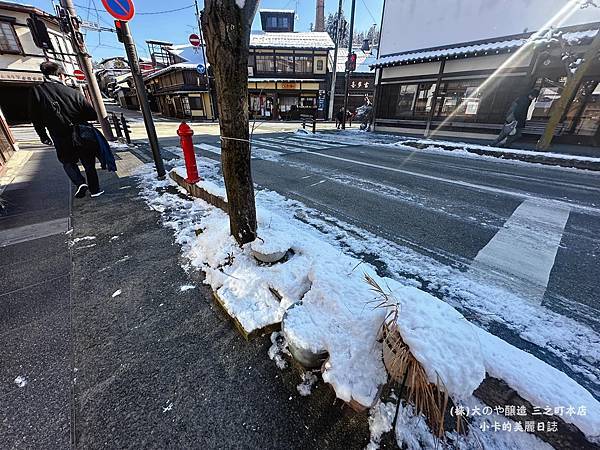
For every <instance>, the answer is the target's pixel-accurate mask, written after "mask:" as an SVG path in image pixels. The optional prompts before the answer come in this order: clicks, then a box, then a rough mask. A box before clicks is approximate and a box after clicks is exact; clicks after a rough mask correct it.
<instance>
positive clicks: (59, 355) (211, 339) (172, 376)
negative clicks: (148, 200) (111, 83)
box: [0, 142, 369, 449]
mask: <svg viewBox="0 0 600 450" xmlns="http://www.w3.org/2000/svg"><path fill="white" fill-rule="evenodd" d="M21 149H22V150H21V152H23V153H22V155H27V156H28V158H23V157H22V156H20V155H19V157H18V158H17V157H16V158H15V159H13V160H11V174H12V175H11V177H12V178H11V180H9V183H8V185H7V187H6V189H5V191H4V194H3V196H4V198H5V200H6V202H7V207H6V210H5V211H4V213H3V214H2V215H1V216H0V264H1V267H2V277H0V324H2V326H1V328H0V362H1V364H0V448H69V447H81V448H117V447H151V448H344V449H352V448H357V449H358V448H364V447H365V446H366V444H367V443H368V441H369V432H368V422H367V418H366V416H365V415H364V414H363V415H356V414H347V413H346V411H345V410H343V409H342V408H341V407H340V403H339V402H335V401H334V397H335V396H334V395H333V394H332V392H331V391H330V390H329V388H328V387H326V386H324V385H319V386H317V387H316V388H315V392H314V393H313V395H311V396H309V397H301V396H300V395H299V394H298V391H297V389H296V386H297V384H299V382H300V377H299V374H298V373H297V372H296V371H295V370H290V369H288V370H285V371H283V372H282V371H280V370H279V369H277V368H276V366H275V364H274V363H273V362H272V361H270V360H269V359H268V357H267V350H268V348H269V346H270V340H269V337H268V336H265V337H262V338H259V339H256V340H254V341H251V342H246V341H244V340H243V339H242V338H241V337H240V336H239V335H238V334H237V332H236V331H235V329H234V328H233V326H232V325H231V324H230V323H229V322H228V321H227V320H226V318H225V317H224V316H223V314H222V313H221V312H220V311H219V310H218V309H217V308H216V307H215V306H214V303H213V301H212V298H211V292H210V291H209V290H208V288H207V287H205V286H204V285H202V284H201V282H200V280H201V277H202V275H201V274H199V273H195V272H190V273H187V272H186V271H184V270H183V269H182V268H181V265H180V264H181V262H182V261H180V248H179V246H178V245H177V244H175V243H174V242H173V235H172V233H171V232H169V231H168V230H166V229H163V228H162V226H161V224H160V214H159V213H158V212H156V211H153V210H151V209H149V208H148V207H147V205H146V204H145V202H144V201H143V200H142V199H141V198H140V197H139V189H138V186H137V180H136V178H135V177H134V176H133V175H132V174H133V172H134V171H135V170H136V169H137V168H138V167H139V166H140V165H141V164H143V163H146V162H150V161H151V158H150V152H149V150H148V149H146V148H138V149H137V150H134V151H129V150H123V151H118V152H116V157H117V164H118V167H119V169H120V170H119V172H118V173H117V174H112V173H104V172H101V174H100V175H101V183H102V187H103V188H104V189H105V190H106V194H105V195H104V196H102V197H99V198H97V199H91V198H89V197H87V198H85V199H72V192H71V191H72V189H71V187H70V185H69V183H68V182H67V178H66V176H65V175H64V174H63V173H62V168H61V167H60V165H59V163H58V162H57V161H56V159H55V155H54V150H53V149H51V148H48V147H43V146H39V145H32V144H31V143H27V142H21ZM21 152H18V154H20V153H21ZM23 160H26V161H25V162H24V163H23ZM12 161H14V163H12ZM17 163H19V164H17ZM167 165H168V163H167ZM15 174H16V176H15ZM6 181H7V177H4V178H3V179H2V182H6ZM71 228H72V231H70V230H71ZM190 285H193V286H194V288H193V289H189V290H182V286H190Z"/></svg>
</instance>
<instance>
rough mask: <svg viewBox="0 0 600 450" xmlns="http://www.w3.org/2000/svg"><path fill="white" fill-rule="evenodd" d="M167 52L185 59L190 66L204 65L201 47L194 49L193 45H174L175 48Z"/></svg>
mask: <svg viewBox="0 0 600 450" xmlns="http://www.w3.org/2000/svg"><path fill="white" fill-rule="evenodd" d="M167 51H168V52H169V53H171V54H173V55H176V56H178V57H180V58H182V59H184V60H185V61H187V62H188V63H190V64H191V63H194V64H196V65H198V64H204V58H203V57H202V49H201V48H200V47H194V46H193V45H192V44H183V45H174V46H173V47H171V48H168V49H167Z"/></svg>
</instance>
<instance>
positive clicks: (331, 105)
mask: <svg viewBox="0 0 600 450" xmlns="http://www.w3.org/2000/svg"><path fill="white" fill-rule="evenodd" d="M343 3H344V0H340V4H339V6H338V14H337V29H336V30H335V50H334V51H333V76H332V78H331V92H330V94H329V120H333V114H334V104H335V84H336V83H337V57H338V49H339V47H340V34H341V25H342V4H343Z"/></svg>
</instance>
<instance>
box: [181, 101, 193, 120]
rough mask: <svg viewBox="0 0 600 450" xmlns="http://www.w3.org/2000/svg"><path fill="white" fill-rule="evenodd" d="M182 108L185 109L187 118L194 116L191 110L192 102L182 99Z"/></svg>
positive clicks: (184, 112)
mask: <svg viewBox="0 0 600 450" xmlns="http://www.w3.org/2000/svg"><path fill="white" fill-rule="evenodd" d="M181 107H182V108H183V114H185V115H186V116H191V115H192V110H191V108H190V101H189V99H188V98H187V97H181Z"/></svg>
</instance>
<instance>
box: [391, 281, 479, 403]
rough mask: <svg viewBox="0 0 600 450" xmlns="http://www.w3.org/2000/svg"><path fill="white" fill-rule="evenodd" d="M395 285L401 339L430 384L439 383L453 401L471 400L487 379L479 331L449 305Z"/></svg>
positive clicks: (408, 287)
mask: <svg viewBox="0 0 600 450" xmlns="http://www.w3.org/2000/svg"><path fill="white" fill-rule="evenodd" d="M388 283H390V281H388ZM394 284H395V285H396V286H397V287H395V288H392V294H393V295H394V298H395V299H397V300H398V302H399V306H400V311H399V314H398V318H397V322H398V325H399V327H398V328H399V331H400V335H401V336H402V340H403V341H404V343H405V344H406V345H408V347H409V348H410V352H411V353H412V355H413V356H414V357H415V359H416V360H417V361H419V362H420V363H421V365H422V366H423V367H424V368H425V371H426V374H427V377H428V379H429V381H430V382H431V383H433V384H437V383H438V379H439V380H440V381H441V386H440V388H441V389H443V390H445V391H447V392H448V394H450V395H451V396H452V397H453V398H454V399H457V398H466V397H468V396H470V395H471V394H472V393H473V391H475V389H477V388H478V387H479V385H480V384H481V382H482V381H483V379H484V378H485V367H484V357H483V355H482V351H481V347H480V346H479V342H478V339H477V329H478V328H477V327H476V326H474V325H472V324H470V323H469V322H468V321H467V320H466V319H465V318H464V317H463V316H462V314H460V313H459V312H458V311H457V310H456V309H454V308H453V307H452V306H450V305H449V304H447V303H444V302H442V301H441V300H438V299H437V298H435V297H433V296H431V295H429V294H427V293H425V292H423V291H421V290H419V289H416V288H414V287H411V286H406V287H404V286H401V285H400V284H398V283H395V282H394ZM480 331H481V332H482V333H483V330H480Z"/></svg>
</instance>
